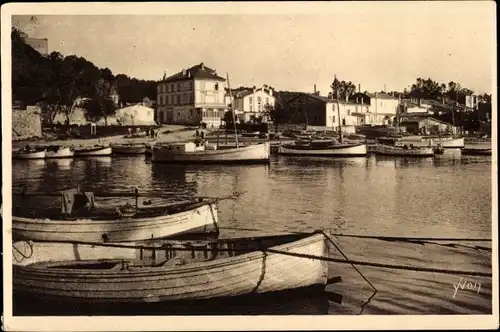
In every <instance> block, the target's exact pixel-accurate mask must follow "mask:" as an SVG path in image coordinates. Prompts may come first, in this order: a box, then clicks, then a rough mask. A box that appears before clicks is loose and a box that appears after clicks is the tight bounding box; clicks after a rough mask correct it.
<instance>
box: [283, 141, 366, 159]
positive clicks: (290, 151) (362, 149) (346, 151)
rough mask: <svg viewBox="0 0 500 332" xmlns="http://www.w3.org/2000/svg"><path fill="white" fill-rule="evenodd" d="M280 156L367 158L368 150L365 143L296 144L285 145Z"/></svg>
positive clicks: (315, 142) (320, 142) (318, 142)
mask: <svg viewBox="0 0 500 332" xmlns="http://www.w3.org/2000/svg"><path fill="white" fill-rule="evenodd" d="M278 154H281V155H294V156H325V157H362V156H366V154H367V148H366V144H364V143H347V142H345V143H335V142H332V141H331V140H317V141H311V142H310V143H309V144H307V143H305V142H295V143H294V144H283V145H280V147H279V149H278Z"/></svg>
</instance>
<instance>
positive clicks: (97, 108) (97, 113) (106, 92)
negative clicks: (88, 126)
mask: <svg viewBox="0 0 500 332" xmlns="http://www.w3.org/2000/svg"><path fill="white" fill-rule="evenodd" d="M95 91H96V92H95V94H94V96H93V97H92V98H91V99H90V100H89V101H87V102H86V103H85V105H84V107H85V109H86V111H87V116H88V117H89V118H90V119H92V120H96V119H98V118H100V117H104V123H105V125H106V126H107V125H108V116H109V115H113V114H114V113H115V110H116V108H115V105H114V103H113V100H112V99H111V98H110V93H111V83H110V82H109V81H107V80H105V79H104V78H100V79H98V80H97V82H96V87H95Z"/></svg>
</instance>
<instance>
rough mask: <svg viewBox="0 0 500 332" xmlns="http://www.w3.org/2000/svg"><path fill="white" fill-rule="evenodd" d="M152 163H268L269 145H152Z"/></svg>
mask: <svg viewBox="0 0 500 332" xmlns="http://www.w3.org/2000/svg"><path fill="white" fill-rule="evenodd" d="M151 153H152V158H151V161H153V162H166V163H199V164H208V163H268V162H269V159H270V143H269V142H265V143H260V144H251V145H246V146H242V147H237V148H230V149H217V146H216V145H209V144H199V145H197V144H196V143H194V142H187V143H170V144H165V145H159V144H156V145H153V146H152V149H151Z"/></svg>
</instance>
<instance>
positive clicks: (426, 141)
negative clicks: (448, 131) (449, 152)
mask: <svg viewBox="0 0 500 332" xmlns="http://www.w3.org/2000/svg"><path fill="white" fill-rule="evenodd" d="M396 141H397V142H399V143H401V144H408V145H409V144H413V145H414V146H419V147H428V146H433V147H437V146H441V147H442V148H445V149H462V148H463V147H464V145H465V140H464V138H463V137H452V136H444V137H443V136H438V137H433V136H417V135H416V136H403V137H400V138H397V139H396Z"/></svg>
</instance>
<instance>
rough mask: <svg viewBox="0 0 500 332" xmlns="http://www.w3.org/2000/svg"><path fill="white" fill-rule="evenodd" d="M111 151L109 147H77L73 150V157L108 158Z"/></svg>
mask: <svg viewBox="0 0 500 332" xmlns="http://www.w3.org/2000/svg"><path fill="white" fill-rule="evenodd" d="M112 151H113V149H112V148H111V147H109V146H102V145H96V146H90V147H77V148H75V157H101V156H110V155H111V154H112Z"/></svg>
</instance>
